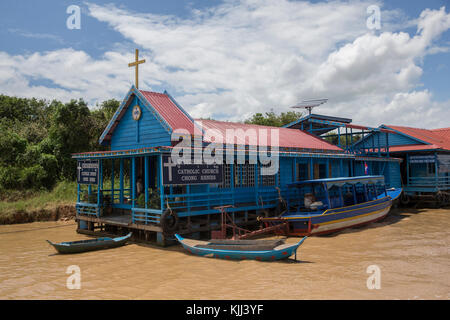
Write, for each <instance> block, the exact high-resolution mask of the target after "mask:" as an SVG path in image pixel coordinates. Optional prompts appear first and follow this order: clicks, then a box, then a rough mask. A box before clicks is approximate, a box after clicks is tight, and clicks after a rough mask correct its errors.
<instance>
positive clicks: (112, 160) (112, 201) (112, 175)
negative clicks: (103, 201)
mask: <svg viewBox="0 0 450 320" xmlns="http://www.w3.org/2000/svg"><path fill="white" fill-rule="evenodd" d="M111 163H112V165H111V204H113V203H114V159H111Z"/></svg>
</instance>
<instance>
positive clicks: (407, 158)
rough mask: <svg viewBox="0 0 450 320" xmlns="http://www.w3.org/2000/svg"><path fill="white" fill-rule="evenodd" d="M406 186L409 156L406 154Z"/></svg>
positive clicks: (407, 183)
mask: <svg viewBox="0 0 450 320" xmlns="http://www.w3.org/2000/svg"><path fill="white" fill-rule="evenodd" d="M406 185H409V154H406Z"/></svg>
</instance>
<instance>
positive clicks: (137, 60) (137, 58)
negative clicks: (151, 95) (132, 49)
mask: <svg viewBox="0 0 450 320" xmlns="http://www.w3.org/2000/svg"><path fill="white" fill-rule="evenodd" d="M144 62H145V59H143V60H140V61H139V49H136V61H134V62H131V63H129V64H128V66H129V67H136V70H135V71H136V88H137V89H139V65H140V64H141V63H144Z"/></svg>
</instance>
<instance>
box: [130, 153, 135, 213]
mask: <svg viewBox="0 0 450 320" xmlns="http://www.w3.org/2000/svg"><path fill="white" fill-rule="evenodd" d="M135 169H136V158H135V157H133V158H131V174H130V176H131V199H132V201H131V203H132V207H133V208H134V207H135V204H136V172H135V171H136V170H135Z"/></svg>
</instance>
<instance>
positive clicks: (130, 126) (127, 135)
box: [111, 97, 171, 150]
mask: <svg viewBox="0 0 450 320" xmlns="http://www.w3.org/2000/svg"><path fill="white" fill-rule="evenodd" d="M136 104H138V105H139V106H140V107H141V111H142V115H141V118H140V119H139V120H138V121H135V120H134V119H133V117H132V109H133V106H135V105H136ZM170 144H171V142H170V134H169V133H168V132H167V130H166V129H165V128H164V127H163V126H162V124H161V123H160V122H159V120H158V119H157V118H156V117H155V116H154V115H153V113H152V112H150V111H149V110H148V109H147V107H146V106H144V104H143V103H142V102H141V101H140V100H139V99H138V98H137V97H134V98H133V101H132V102H131V104H130V106H129V107H128V109H127V111H126V112H125V114H124V116H123V117H122V119H121V120H120V122H119V124H118V126H117V127H116V129H115V130H114V133H113V135H112V138H111V150H125V149H137V148H143V147H156V146H170Z"/></svg>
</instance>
